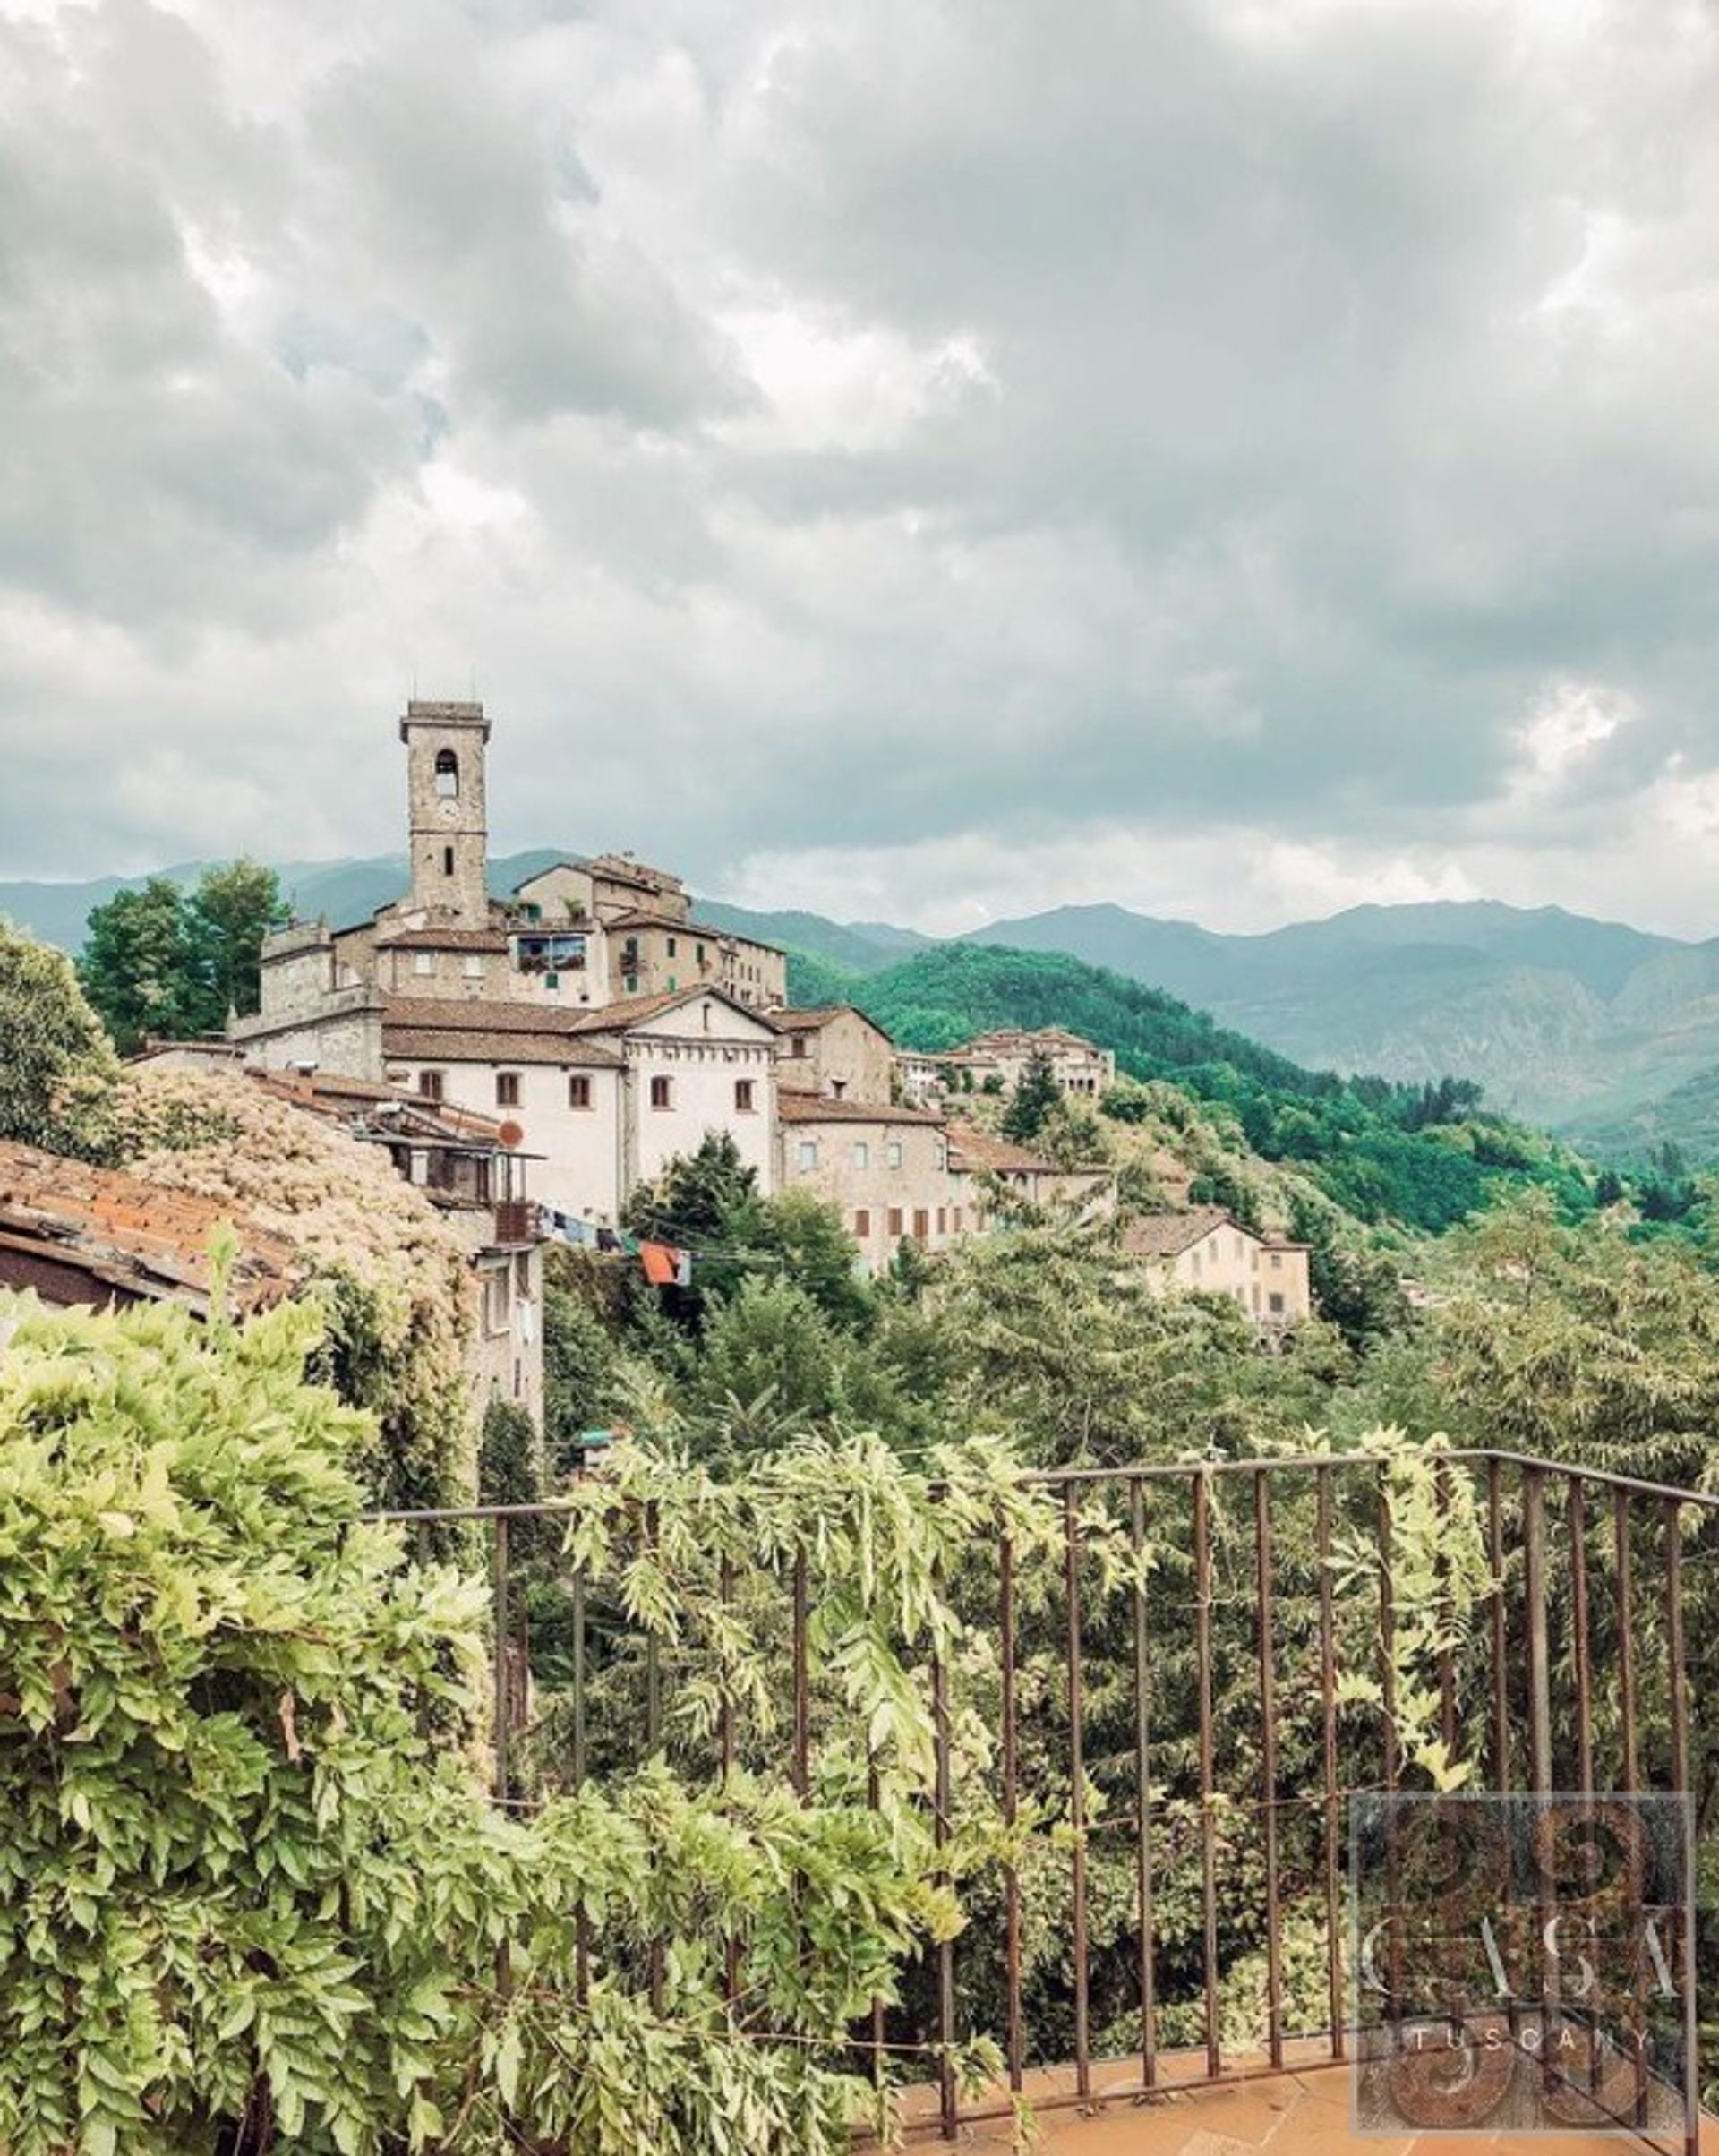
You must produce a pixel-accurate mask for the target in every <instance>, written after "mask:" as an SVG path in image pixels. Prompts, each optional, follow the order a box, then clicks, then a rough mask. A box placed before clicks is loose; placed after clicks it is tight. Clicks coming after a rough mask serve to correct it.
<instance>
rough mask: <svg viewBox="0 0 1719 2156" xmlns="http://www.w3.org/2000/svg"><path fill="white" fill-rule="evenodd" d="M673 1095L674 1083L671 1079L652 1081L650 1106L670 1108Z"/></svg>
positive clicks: (672, 1102) (654, 1079)
mask: <svg viewBox="0 0 1719 2156" xmlns="http://www.w3.org/2000/svg"><path fill="white" fill-rule="evenodd" d="M673 1095H674V1081H673V1080H672V1079H671V1078H653V1079H652V1081H651V1106H652V1107H653V1108H672V1107H673V1105H674V1099H673Z"/></svg>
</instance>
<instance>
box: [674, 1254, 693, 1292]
mask: <svg viewBox="0 0 1719 2156" xmlns="http://www.w3.org/2000/svg"><path fill="white" fill-rule="evenodd" d="M674 1255H675V1261H676V1262H675V1268H674V1284H675V1286H676V1287H677V1288H690V1287H691V1286H692V1253H691V1252H690V1251H689V1250H677V1251H676V1252H675V1253H674Z"/></svg>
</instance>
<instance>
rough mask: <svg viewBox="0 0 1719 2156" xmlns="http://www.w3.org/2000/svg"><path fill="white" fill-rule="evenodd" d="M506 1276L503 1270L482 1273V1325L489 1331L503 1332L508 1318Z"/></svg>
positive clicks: (506, 1327) (506, 1328) (506, 1326)
mask: <svg viewBox="0 0 1719 2156" xmlns="http://www.w3.org/2000/svg"><path fill="white" fill-rule="evenodd" d="M508 1318H509V1295H508V1276H507V1274H506V1273H505V1272H486V1273H485V1274H484V1275H483V1325H484V1330H486V1331H489V1332H505V1331H506V1330H508Z"/></svg>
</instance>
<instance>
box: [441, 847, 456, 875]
mask: <svg viewBox="0 0 1719 2156" xmlns="http://www.w3.org/2000/svg"><path fill="white" fill-rule="evenodd" d="M441 872H442V874H443V875H444V876H451V875H452V874H453V872H454V850H453V848H452V847H451V846H444V847H443V848H442V850H441Z"/></svg>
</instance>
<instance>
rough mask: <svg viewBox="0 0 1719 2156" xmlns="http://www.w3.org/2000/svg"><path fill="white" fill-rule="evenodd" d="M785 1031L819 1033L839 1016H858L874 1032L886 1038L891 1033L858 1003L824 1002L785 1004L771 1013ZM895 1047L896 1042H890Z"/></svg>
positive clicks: (862, 1023)
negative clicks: (868, 1015) (815, 1003)
mask: <svg viewBox="0 0 1719 2156" xmlns="http://www.w3.org/2000/svg"><path fill="white" fill-rule="evenodd" d="M770 1015H771V1017H772V1018H773V1019H774V1021H775V1022H776V1024H777V1025H779V1026H780V1027H781V1028H782V1030H783V1032H784V1033H818V1032H822V1031H823V1030H824V1028H825V1026H826V1025H830V1024H832V1023H833V1022H834V1021H835V1020H836V1019H838V1018H857V1019H858V1020H859V1021H860V1023H861V1025H868V1026H869V1027H870V1028H871V1030H872V1031H873V1032H874V1033H881V1034H882V1035H883V1037H884V1039H885V1040H888V1039H889V1034H888V1032H887V1031H885V1028H884V1027H883V1026H880V1025H879V1024H878V1022H877V1020H876V1019H875V1018H868V1017H867V1015H866V1014H865V1013H864V1012H863V1011H862V1010H860V1007H859V1006H858V1005H856V1004H851V1003H824V1004H817V1005H808V1006H807V1007H805V1008H804V1009H801V1008H800V1006H799V1005H783V1007H782V1008H781V1009H779V1010H774V1011H772V1012H771V1014H770ZM890 1045H891V1046H892V1047H894V1042H893V1041H892V1042H891V1043H890Z"/></svg>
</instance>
